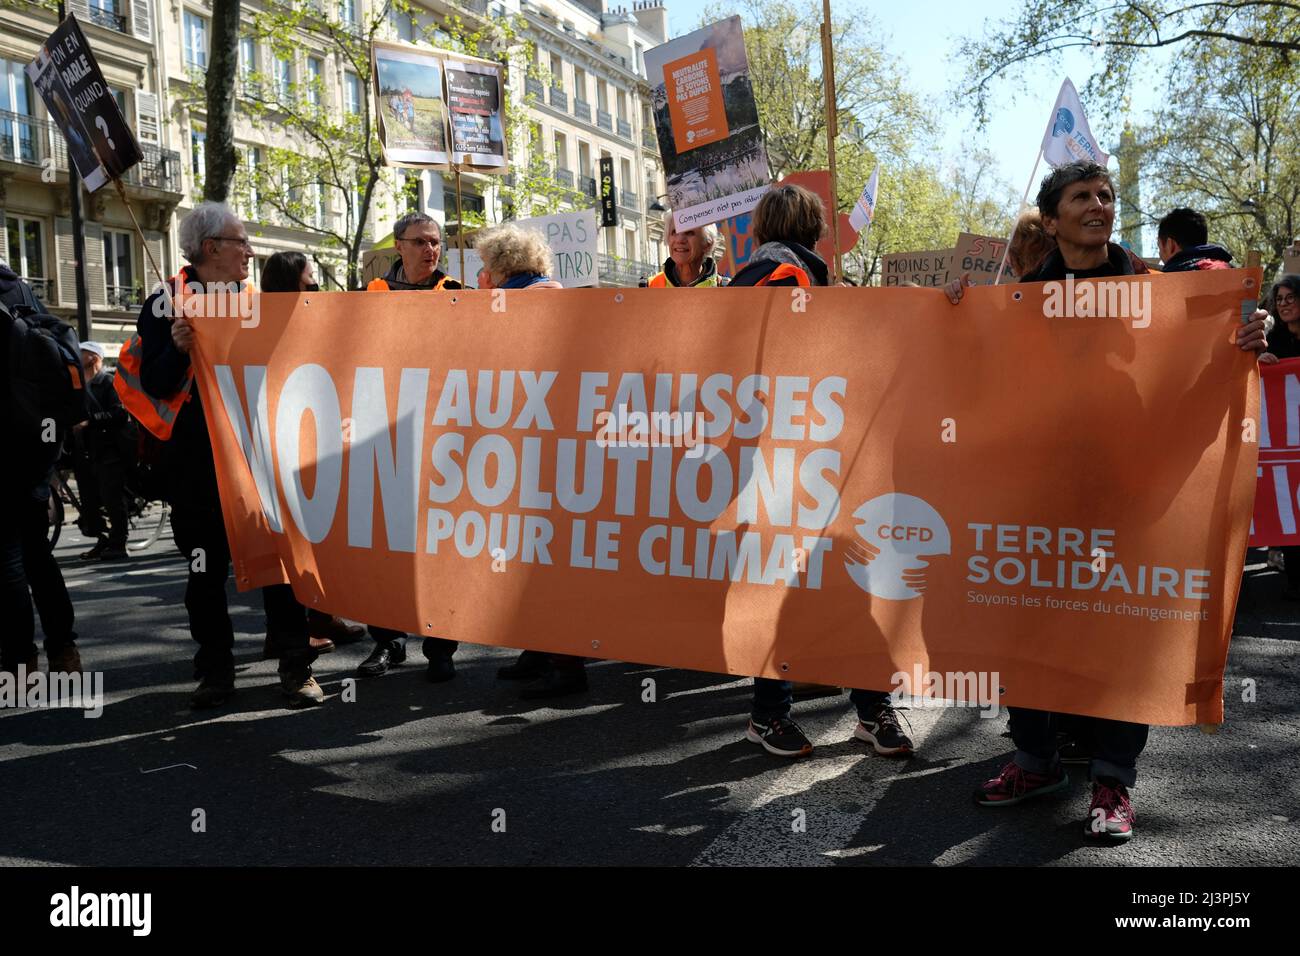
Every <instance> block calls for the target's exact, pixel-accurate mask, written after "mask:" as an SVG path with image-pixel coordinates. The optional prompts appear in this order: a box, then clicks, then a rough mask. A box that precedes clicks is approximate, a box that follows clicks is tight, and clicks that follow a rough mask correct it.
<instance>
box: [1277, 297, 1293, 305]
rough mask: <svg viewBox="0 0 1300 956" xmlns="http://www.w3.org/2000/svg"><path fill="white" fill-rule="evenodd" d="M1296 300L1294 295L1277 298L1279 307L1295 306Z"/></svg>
mask: <svg viewBox="0 0 1300 956" xmlns="http://www.w3.org/2000/svg"><path fill="white" fill-rule="evenodd" d="M1295 301H1296V298H1295V296H1293V295H1280V296H1278V297H1277V304H1278V305H1295Z"/></svg>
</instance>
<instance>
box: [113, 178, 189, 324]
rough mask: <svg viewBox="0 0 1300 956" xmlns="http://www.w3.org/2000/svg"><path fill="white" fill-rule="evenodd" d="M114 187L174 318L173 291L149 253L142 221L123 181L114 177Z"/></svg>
mask: <svg viewBox="0 0 1300 956" xmlns="http://www.w3.org/2000/svg"><path fill="white" fill-rule="evenodd" d="M113 185H114V186H116V187H117V195H118V196H119V197H120V198H121V200H122V205H123V206H125V207H126V211H127V214H128V215H129V216H130V217H131V225H133V226H135V232H136V235H138V236H139V237H140V245H142V246H144V254H145V257H146V258H148V260H149V265H150V266H152V267H153V274H154V275H156V276H157V277H158V285H160V286H161V287H162V290H163V295H165V296H167V304H168V305H169V306H171V310H170V312H169V314H170V315H171V316H172V317H173V318H174V317H175V315H176V311H175V306H176V303H174V302H173V301H172V290H171V289H170V288H169V287H168V285H167V280H166V278H164V277H163V274H162V269H160V268H158V263H157V262H155V261H154V257H153V253H152V252H150V251H149V241H148V240H147V239H145V237H144V230H143V229H141V228H140V220H138V219H136V218H135V210H134V209H132V208H131V203H130V201H129V200H128V199H127V198H126V189H124V188H123V186H122V180H120V179H118V178H117V177H116V176H114V177H113Z"/></svg>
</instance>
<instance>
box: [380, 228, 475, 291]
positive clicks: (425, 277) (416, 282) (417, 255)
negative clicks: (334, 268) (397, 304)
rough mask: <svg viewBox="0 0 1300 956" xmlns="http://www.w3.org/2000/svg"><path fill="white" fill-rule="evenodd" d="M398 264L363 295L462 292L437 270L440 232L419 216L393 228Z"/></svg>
mask: <svg viewBox="0 0 1300 956" xmlns="http://www.w3.org/2000/svg"><path fill="white" fill-rule="evenodd" d="M393 242H394V243H395V244H396V245H397V252H398V255H399V257H400V258H399V259H398V261H396V262H394V263H393V264H392V266H391V267H390V268H389V270H388V272H387V273H386V274H385V275H384V277H383V278H381V279H371V280H370V284H369V285H367V286H366V291H367V292H386V291H388V290H390V289H391V290H393V291H395V292H396V291H411V290H416V291H435V292H436V291H438V290H440V289H462V288H464V286H462V285H461V284H460V283H459V282H457V281H456V280H455V279H453V278H452V277H451V276H449V275H447V274H446V273H445V272H441V271H439V269H438V261H439V260H440V259H441V258H442V229H441V228H439V226H438V223H437V221H436V220H434V219H432V218H430V217H429V216H426V215H425V214H424V213H422V212H412V213H408V214H407V215H405V216H403V217H402V218H401V219H399V220H397V222H396V223H395V224H394V225H393Z"/></svg>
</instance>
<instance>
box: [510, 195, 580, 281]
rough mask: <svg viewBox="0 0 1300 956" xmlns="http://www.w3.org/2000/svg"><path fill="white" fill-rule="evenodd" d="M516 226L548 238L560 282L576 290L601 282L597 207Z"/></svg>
mask: <svg viewBox="0 0 1300 956" xmlns="http://www.w3.org/2000/svg"><path fill="white" fill-rule="evenodd" d="M516 225H519V226H522V227H523V228H525V229H535V230H537V231H538V232H540V233H541V234H542V235H544V236H545V237H546V244H547V245H548V246H550V247H551V278H552V279H554V280H555V281H556V282H558V283H560V285H562V286H564V287H565V288H566V289H575V288H578V287H580V286H594V285H598V284H599V283H600V269H599V266H598V264H597V263H598V262H599V258H598V256H597V254H596V253H597V251H598V246H599V242H598V240H599V238H600V236H599V230H598V229H597V228H596V211H595V210H594V209H579V210H578V211H577V212H561V213H556V214H555V215H553V216H535V217H534V218H532V219H520V220H518V222H517V223H516Z"/></svg>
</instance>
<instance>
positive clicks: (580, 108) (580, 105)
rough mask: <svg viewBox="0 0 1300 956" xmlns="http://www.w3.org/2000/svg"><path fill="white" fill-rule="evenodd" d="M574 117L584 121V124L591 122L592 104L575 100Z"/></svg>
mask: <svg viewBox="0 0 1300 956" xmlns="http://www.w3.org/2000/svg"><path fill="white" fill-rule="evenodd" d="M573 115H574V117H575V118H577V119H580V120H582V121H583V122H584V123H590V122H591V104H590V103H588V102H587V101H586V100H580V99H576V98H575V99H574V101H573Z"/></svg>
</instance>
